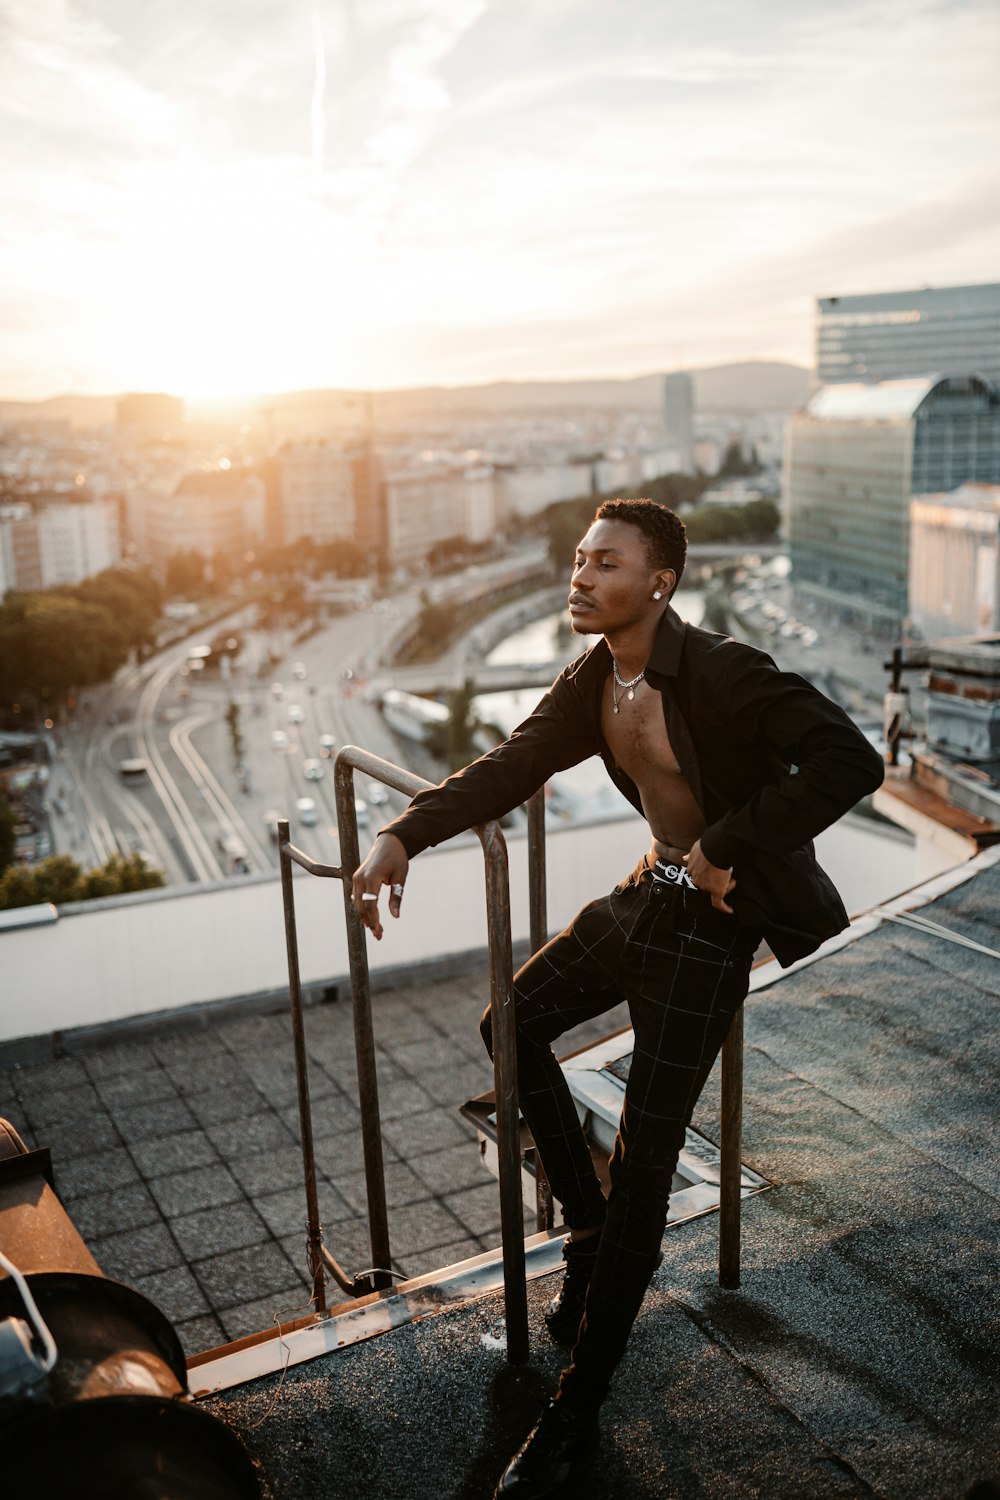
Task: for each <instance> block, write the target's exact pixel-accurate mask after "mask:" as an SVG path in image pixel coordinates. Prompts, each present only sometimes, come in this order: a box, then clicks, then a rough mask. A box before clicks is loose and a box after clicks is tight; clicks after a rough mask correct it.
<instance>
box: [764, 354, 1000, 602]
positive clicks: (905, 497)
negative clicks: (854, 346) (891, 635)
mask: <svg viewBox="0 0 1000 1500" xmlns="http://www.w3.org/2000/svg"><path fill="white" fill-rule="evenodd" d="M967 480H978V481H981V482H983V483H987V484H997V483H1000V392H998V390H997V387H996V385H994V384H993V382H992V381H990V380H987V379H984V378H983V377H981V376H978V375H968V374H965V375H937V376H935V375H924V376H922V377H918V378H911V379H901V380H886V381H881V382H878V383H873V384H860V383H857V384H840V385H838V384H834V385H827V386H824V387H823V388H822V389H821V390H819V391H817V392H816V394H815V395H814V396H813V398H812V400H811V401H810V402H809V405H808V406H807V407H806V409H805V411H804V412H802V413H800V414H798V415H797V416H794V417H792V418H791V420H790V421H789V423H788V425H787V428H786V433H785V493H786V501H787V515H788V538H789V551H790V557H791V564H792V578H793V581H794V585H795V588H796V590H797V591H800V592H802V593H805V594H807V595H812V596H813V597H815V598H817V599H819V600H821V601H823V602H825V603H829V604H832V605H835V606H837V607H838V608H845V607H846V608H848V609H850V610H852V611H853V612H854V613H855V614H856V615H857V616H858V617H860V618H862V619H864V620H866V621H868V622H869V623H870V624H872V625H878V626H882V627H883V628H885V629H887V630H896V629H898V628H899V626H900V624H901V622H902V621H903V619H904V618H905V617H906V615H907V612H908V580H909V554H910V497H911V496H912V495H914V494H928V493H940V492H943V491H947V490H951V489H954V488H955V487H956V486H957V485H959V484H963V483H965V482H966V481H967Z"/></svg>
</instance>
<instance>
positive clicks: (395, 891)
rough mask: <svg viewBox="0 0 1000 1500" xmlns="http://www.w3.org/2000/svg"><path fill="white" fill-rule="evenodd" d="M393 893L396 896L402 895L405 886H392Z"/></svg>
mask: <svg viewBox="0 0 1000 1500" xmlns="http://www.w3.org/2000/svg"><path fill="white" fill-rule="evenodd" d="M392 894H393V895H394V896H401V895H402V894H403V887H402V886H401V885H394V886H393V888H392Z"/></svg>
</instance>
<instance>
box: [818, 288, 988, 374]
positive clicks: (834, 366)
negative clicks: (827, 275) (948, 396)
mask: <svg viewBox="0 0 1000 1500" xmlns="http://www.w3.org/2000/svg"><path fill="white" fill-rule="evenodd" d="M816 311H817V317H816V374H817V378H818V379H819V381H820V383H821V384H823V385H832V384H834V383H839V382H842V381H877V380H897V379H900V378H902V377H906V376H910V375H932V374H934V373H943V374H946V375H951V374H955V373H962V374H965V373H966V372H974V373H975V374H977V375H985V376H986V377H987V378H988V379H989V380H992V381H994V382H995V383H1000V282H992V283H989V284H983V285H980V286H950V287H924V288H923V289H921V290H919V291H912V292H877V293H874V294H872V295H866V296H858V297H820V298H819V299H818V301H817V304H816Z"/></svg>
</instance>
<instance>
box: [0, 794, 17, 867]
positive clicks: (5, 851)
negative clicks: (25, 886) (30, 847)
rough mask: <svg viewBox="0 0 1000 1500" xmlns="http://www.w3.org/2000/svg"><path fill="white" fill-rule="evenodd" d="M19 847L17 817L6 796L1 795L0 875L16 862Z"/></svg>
mask: <svg viewBox="0 0 1000 1500" xmlns="http://www.w3.org/2000/svg"><path fill="white" fill-rule="evenodd" d="M16 847H17V818H16V817H15V816H14V809H13V808H12V807H11V805H10V803H9V802H8V801H7V799H6V797H3V796H0V875H2V874H3V873H4V871H5V870H7V869H9V867H10V866H11V865H12V864H13V863H14V850H15V848H16Z"/></svg>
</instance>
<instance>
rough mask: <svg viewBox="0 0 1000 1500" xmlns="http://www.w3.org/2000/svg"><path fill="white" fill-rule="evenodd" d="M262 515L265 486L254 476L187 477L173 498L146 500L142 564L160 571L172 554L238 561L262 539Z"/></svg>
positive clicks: (215, 473) (212, 473) (209, 473)
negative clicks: (229, 557)
mask: <svg viewBox="0 0 1000 1500" xmlns="http://www.w3.org/2000/svg"><path fill="white" fill-rule="evenodd" d="M264 511H265V495H264V482H263V480H262V479H261V478H260V477H259V475H257V474H256V473H253V472H249V471H247V472H243V471H240V470H222V469H209V470H204V471H199V472H197V473H194V474H188V475H187V476H186V478H184V479H182V480H181V482H180V484H179V485H178V486H177V488H176V489H175V490H174V491H173V493H172V494H150V495H148V496H147V497H146V499H145V503H144V505H143V512H144V515H143V542H142V548H143V551H142V561H143V562H148V563H150V564H152V565H153V566H154V567H156V568H161V569H162V568H164V567H165V566H166V563H167V559H168V558H169V557H171V556H172V555H173V554H174V553H175V552H198V553H199V554H200V555H201V556H202V557H205V558H209V557H212V556H214V554H215V553H217V552H220V553H223V554H227V555H238V556H240V557H242V556H243V554H244V553H245V552H246V551H247V550H250V549H253V548H256V547H258V546H260V544H261V542H262V541H263V539H264Z"/></svg>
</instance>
